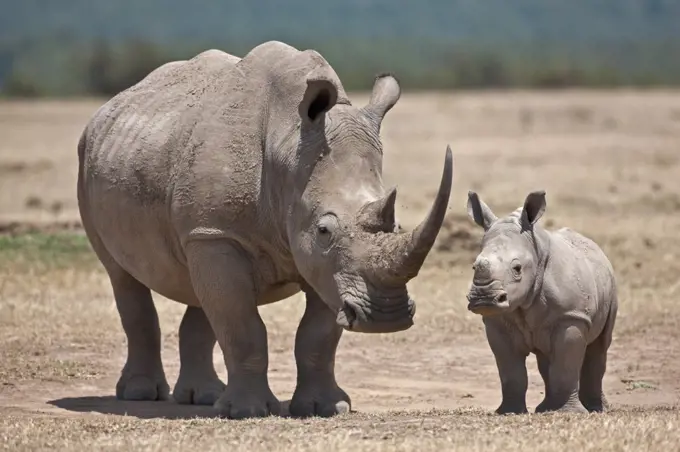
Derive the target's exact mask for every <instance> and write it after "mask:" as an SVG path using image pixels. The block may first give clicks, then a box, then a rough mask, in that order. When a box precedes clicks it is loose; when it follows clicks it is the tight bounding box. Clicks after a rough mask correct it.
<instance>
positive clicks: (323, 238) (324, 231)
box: [78, 42, 452, 418]
mask: <svg viewBox="0 0 680 452" xmlns="http://www.w3.org/2000/svg"><path fill="white" fill-rule="evenodd" d="M399 96H400V88H399V84H398V82H397V80H396V79H395V78H393V77H392V76H389V75H383V76H379V77H378V78H377V79H376V82H375V85H374V87H373V91H372V95H371V99H370V102H369V103H368V105H366V106H364V107H362V108H356V107H354V106H352V105H351V103H350V101H349V100H348V99H347V96H346V94H345V92H344V90H343V88H342V85H341V83H340V80H339V79H338V77H337V75H336V74H335V72H334V71H333V69H332V68H331V67H330V65H329V64H328V63H327V62H326V61H325V60H324V59H323V57H321V55H319V54H318V53H317V52H314V51H311V50H307V51H304V52H300V51H298V50H296V49H294V48H292V47H290V46H288V45H286V44H283V43H280V42H268V43H264V44H262V45H260V46H258V47H256V48H254V49H253V50H252V51H251V52H249V53H248V54H247V55H246V56H245V57H243V58H242V59H239V58H237V57H234V56H231V55H229V54H226V53H224V52H221V51H217V50H209V51H206V52H203V53H201V54H199V55H197V56H196V57H194V58H192V59H191V60H188V61H177V62H173V63H169V64H166V65H164V66H162V67H160V68H158V69H157V70H155V71H153V72H152V73H151V74H149V75H148V76H147V77H146V78H145V79H144V80H142V81H141V82H140V83H138V84H137V85H135V86H133V87H131V88H129V89H128V90H126V91H124V92H122V93H120V94H118V95H117V96H115V97H114V98H113V99H111V100H110V101H109V102H108V103H106V104H105V105H104V106H103V107H102V108H100V109H99V111H97V112H96V114H95V115H94V117H93V118H92V119H91V121H90V123H89V124H88V125H87V127H86V129H85V131H84V132H83V135H82V137H81V140H80V143H79V146H78V154H79V162H80V163H79V176H78V203H79V208H80V213H81V217H82V220H83V225H84V227H85V230H86V232H87V235H88V237H89V240H90V241H91V243H92V246H93V248H94V250H95V252H96V253H97V255H98V257H99V259H100V260H101V262H102V263H103V265H104V267H105V268H106V270H107V272H108V274H109V276H110V280H111V285H112V287H113V292H114V297H115V300H116V305H117V307H118V311H119V313H120V317H121V321H122V324H123V328H124V330H125V333H126V336H127V339H128V358H127V362H126V364H125V367H124V368H123V370H122V374H121V377H120V380H119V381H118V384H117V387H116V394H117V396H118V397H119V398H121V399H126V400H162V399H166V398H168V397H169V387H168V384H167V382H166V379H165V374H164V371H163V366H162V363H161V355H160V331H159V325H158V317H157V314H156V310H155V307H154V304H153V301H152V298H151V292H150V291H151V290H153V291H155V292H157V293H160V294H162V295H163V296H165V297H167V298H170V299H172V300H175V301H178V302H180V303H184V304H186V305H187V306H188V307H187V311H186V314H185V316H184V319H183V320H182V323H181V326H180V330H179V341H180V361H181V369H180V375H179V378H178V381H177V383H176V385H175V387H174V391H173V397H174V398H175V400H176V401H177V402H179V403H187V404H190V403H193V404H214V406H215V408H216V409H217V410H218V412H219V414H220V415H223V416H227V417H231V418H244V417H252V416H266V415H269V414H275V413H278V412H279V402H278V400H277V399H276V398H275V397H274V395H273V394H272V392H271V390H270V388H269V384H268V379H267V368H268V353H267V333H266V329H265V325H264V324H263V322H262V319H261V318H260V315H259V313H258V306H260V305H263V304H267V303H272V302H275V301H278V300H281V299H284V298H287V297H289V296H291V295H293V294H295V293H297V292H298V291H300V290H303V291H304V292H305V293H306V297H307V308H306V311H305V314H304V316H303V318H302V320H301V322H300V326H299V329H298V331H297V336H296V343H295V357H296V362H297V369H298V381H297V387H296V390H295V393H294V395H293V399H292V402H291V406H290V411H291V413H292V414H293V415H299V416H306V415H315V414H316V415H323V416H326V415H332V414H335V413H339V412H344V411H348V410H349V409H350V399H349V397H348V396H347V394H346V393H345V392H344V391H343V390H342V389H340V388H339V387H338V385H337V384H336V380H335V372H334V367H335V352H336V348H337V345H338V341H339V340H340V336H341V334H342V331H343V329H346V330H350V331H358V332H382V333H385V332H394V331H400V330H405V329H407V328H409V327H410V326H411V325H412V324H413V315H414V312H415V305H414V302H413V300H412V299H411V298H410V297H409V295H408V292H407V289H406V283H407V281H409V280H410V279H412V278H414V277H415V276H416V275H417V274H418V271H419V269H420V267H421V265H422V264H423V262H424V260H425V257H426V255H427V254H428V252H429V250H430V248H431V247H432V244H433V242H434V240H435V238H436V236H437V233H438V231H439V229H440V227H441V224H442V221H443V219H444V214H445V211H446V208H447V205H448V200H449V195H450V191H451V184H452V157H451V151H450V149H448V148H447V153H446V158H445V166H444V174H443V176H442V180H441V184H440V187H439V192H438V194H437V195H436V198H435V200H434V204H433V207H432V209H431V211H430V213H429V214H428V216H427V217H426V218H425V219H424V220H423V222H422V223H421V224H420V225H419V226H418V227H417V228H416V229H415V230H414V231H411V232H408V233H401V232H399V229H400V228H399V226H398V224H397V221H396V219H395V211H394V210H395V199H396V190H385V188H384V187H383V183H382V157H383V154H382V144H381V141H380V137H379V132H380V125H381V122H382V119H383V117H384V115H385V114H386V113H387V111H389V110H390V109H391V108H392V107H393V106H394V104H395V103H396V102H397V100H398V99H399ZM414 158H416V157H414ZM216 341H217V342H218V343H219V345H220V348H221V349H222V351H223V354H224V359H225V363H226V366H227V370H228V384H227V385H226V386H225V385H224V384H223V383H222V382H221V381H220V380H219V378H218V377H217V375H216V373H215V369H214V368H213V363H212V350H213V348H214V345H215V342H216Z"/></svg>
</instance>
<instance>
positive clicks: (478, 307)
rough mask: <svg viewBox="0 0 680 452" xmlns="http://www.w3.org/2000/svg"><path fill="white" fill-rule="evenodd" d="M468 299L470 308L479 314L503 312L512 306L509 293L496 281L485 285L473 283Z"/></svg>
mask: <svg viewBox="0 0 680 452" xmlns="http://www.w3.org/2000/svg"><path fill="white" fill-rule="evenodd" d="M467 300H468V310H469V311H471V312H473V313H475V314H479V315H496V314H501V313H502V312H504V311H506V310H507V309H509V308H510V302H509V301H508V293H507V292H506V291H505V290H503V288H502V287H500V285H499V284H497V283H495V282H492V283H490V284H486V285H483V286H478V285H476V284H474V283H473V284H472V286H471V287H470V291H469V292H468V294H467Z"/></svg>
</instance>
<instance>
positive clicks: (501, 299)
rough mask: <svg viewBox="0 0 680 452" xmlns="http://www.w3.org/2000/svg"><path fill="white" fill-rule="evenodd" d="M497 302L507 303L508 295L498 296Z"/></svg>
mask: <svg viewBox="0 0 680 452" xmlns="http://www.w3.org/2000/svg"><path fill="white" fill-rule="evenodd" d="M497 300H498V302H499V303H505V302H506V301H508V294H507V293H505V292H503V293H502V294H500V295H499V296H498V298H497Z"/></svg>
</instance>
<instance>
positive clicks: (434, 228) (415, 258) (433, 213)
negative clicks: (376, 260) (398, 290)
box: [382, 146, 453, 282]
mask: <svg viewBox="0 0 680 452" xmlns="http://www.w3.org/2000/svg"><path fill="white" fill-rule="evenodd" d="M452 183H453V156H452V153H451V147H450V146H447V147H446V158H445V160H444V172H443V174H442V179H441V182H440V184H439V191H438V192H437V197H436V198H435V200H434V203H433V204H432V207H431V208H430V212H429V213H428V214H427V217H425V219H424V220H423V221H422V223H420V224H419V225H418V226H417V227H416V228H415V229H414V230H413V231H411V232H408V233H403V234H397V235H394V236H393V239H392V240H394V242H392V243H390V245H391V246H389V252H388V254H387V255H388V256H390V258H389V262H385V261H384V259H385V258H384V257H383V265H382V267H383V270H387V271H388V272H389V273H390V276H391V279H394V280H396V281H401V282H403V281H408V280H410V279H413V278H414V277H416V275H417V274H418V272H419V271H420V267H421V266H422V265H423V262H425V258H426V257H427V254H428V253H429V252H430V249H432V246H433V245H434V241H435V239H436V238H437V234H439V230H440V229H441V227H442V223H443V222H444V216H445V215H446V209H447V208H448V203H449V196H450V194H451V185H452ZM385 264H387V265H385ZM385 267H386V268H385ZM385 276H387V275H385Z"/></svg>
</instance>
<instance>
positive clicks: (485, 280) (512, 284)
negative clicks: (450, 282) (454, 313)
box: [467, 191, 546, 315]
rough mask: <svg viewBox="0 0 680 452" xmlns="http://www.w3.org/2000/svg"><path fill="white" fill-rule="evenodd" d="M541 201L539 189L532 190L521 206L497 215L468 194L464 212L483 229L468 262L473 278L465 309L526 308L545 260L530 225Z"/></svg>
mask: <svg viewBox="0 0 680 452" xmlns="http://www.w3.org/2000/svg"><path fill="white" fill-rule="evenodd" d="M545 205H546V203H545V192H544V191H535V192H532V193H529V195H528V196H527V197H526V200H525V201H524V206H523V207H522V208H519V209H517V210H515V211H514V212H513V213H511V214H510V215H508V216H506V217H504V218H500V219H498V218H497V217H496V216H495V215H494V213H493V212H492V211H491V209H490V208H489V207H488V206H487V205H486V204H484V202H483V201H482V200H481V199H479V196H477V193H475V192H472V191H471V192H469V193H468V205H467V209H468V215H469V216H470V217H471V218H472V219H473V220H474V221H475V223H477V224H478V225H479V226H481V227H482V228H484V238H483V239H482V250H481V252H480V253H479V255H478V256H477V258H476V259H475V262H474V264H473V266H472V268H473V270H474V276H473V279H472V284H471V286H470V291H469V292H468V295H467V298H468V302H469V304H468V309H469V310H470V311H472V312H474V313H475V314H480V315H495V314H502V313H507V312H511V311H514V310H515V309H517V308H519V307H526V304H527V303H528V302H530V301H531V299H532V296H531V294H532V293H534V292H535V291H536V289H537V282H540V281H542V272H543V270H544V268H543V266H544V264H545V259H544V257H545V256H546V250H543V249H542V246H544V244H545V242H544V241H543V240H541V238H540V236H539V234H536V232H537V231H535V228H534V224H535V223H536V222H537V221H538V219H539V218H541V216H542V215H543V212H544V211H545ZM543 232H545V231H543Z"/></svg>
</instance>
